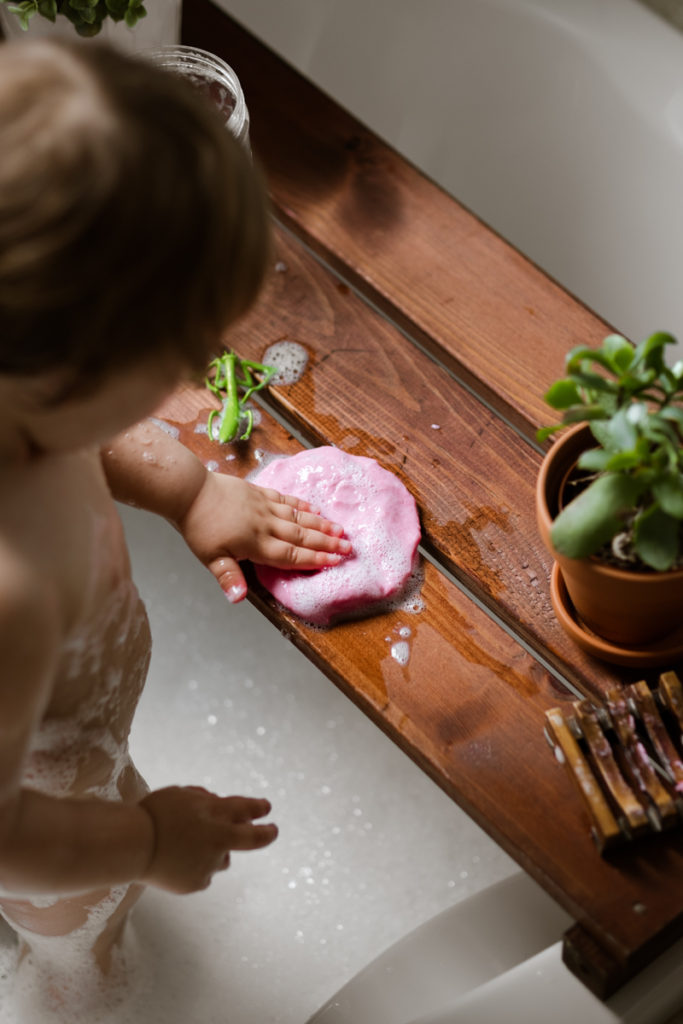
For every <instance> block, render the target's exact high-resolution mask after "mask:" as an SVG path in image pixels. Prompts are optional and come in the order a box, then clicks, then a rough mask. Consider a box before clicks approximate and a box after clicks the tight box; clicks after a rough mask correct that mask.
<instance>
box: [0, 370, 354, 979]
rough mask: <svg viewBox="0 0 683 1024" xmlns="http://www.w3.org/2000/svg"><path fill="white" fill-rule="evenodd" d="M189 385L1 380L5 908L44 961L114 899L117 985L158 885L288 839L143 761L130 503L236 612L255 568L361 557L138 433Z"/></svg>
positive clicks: (100, 952)
mask: <svg viewBox="0 0 683 1024" xmlns="http://www.w3.org/2000/svg"><path fill="white" fill-rule="evenodd" d="M175 379H176V378H175V377H170V378H169V379H168V380H166V381H164V382H162V384H160V383H159V381H158V379H157V375H156V371H155V372H154V373H152V370H151V368H146V367H145V366H144V365H143V366H142V367H140V368H139V369H137V370H135V371H128V372H127V373H126V374H124V375H121V376H120V377H118V378H115V379H114V380H111V381H109V382H108V383H107V384H106V385H104V386H102V387H101V388H100V389H99V390H98V392H97V393H96V394H95V395H94V396H91V397H90V398H88V399H85V400H78V401H72V402H69V403H67V404H66V405H62V406H59V405H57V406H50V407H46V406H45V404H44V402H43V401H42V398H43V395H44V393H45V391H46V390H49V388H48V385H49V384H50V382H49V381H38V382H37V383H35V384H34V385H26V382H23V385H22V389H21V391H19V387H18V384H17V382H16V381H15V380H14V379H12V378H3V377H1V376H0V495H1V496H2V499H1V500H0V664H1V665H2V672H1V673H0V893H1V897H0V909H1V910H2V913H3V915H4V916H5V917H6V918H7V919H8V920H9V921H10V922H11V923H13V924H14V925H15V927H16V928H17V930H18V931H19V932H20V935H21V936H22V939H23V942H24V943H25V948H26V949H27V950H29V951H31V952H32V955H34V956H35V957H40V956H45V953H44V949H45V944H44V943H37V944H35V945H36V948H35V949H34V947H33V945H32V936H69V935H73V934H77V933H78V930H79V929H82V928H83V927H84V926H86V925H88V921H89V917H90V918H92V916H93V908H94V907H97V905H98V904H99V905H100V911H98V913H97V914H96V915H95V916H96V918H97V920H96V922H95V923H94V924H92V922H91V924H92V927H91V933H90V932H89V933H88V942H89V948H90V952H91V953H92V955H93V956H94V958H95V962H96V963H97V964H98V965H99V967H100V969H101V970H102V971H103V972H105V973H106V972H107V970H108V969H109V966H110V959H111V952H112V949H113V947H114V946H115V944H116V943H117V941H118V940H119V938H120V936H121V932H122V929H123V926H124V924H125V920H126V915H127V913H128V911H129V909H130V907H131V906H132V905H133V904H134V902H135V901H136V900H137V899H138V897H139V895H140V893H141V892H142V890H143V888H144V886H145V885H154V886H158V887H160V888H163V889H167V890H170V891H172V892H177V893H188V892H193V891H197V890H200V889H203V888H206V887H207V886H208V885H209V884H210V881H211V878H212V876H213V875H214V873H215V872H217V871H222V870H225V868H227V867H228V865H229V862H230V851H232V850H252V849H258V848H260V847H264V846H267V845H268V844H269V843H271V842H272V841H273V840H274V839H275V837H276V835H277V828H276V826H275V825H272V824H260V823H258V822H259V819H260V818H262V817H264V816H265V815H267V814H268V813H269V811H270V805H269V803H268V801H266V800H260V799H253V798H249V797H241V796H235V797H219V796H217V795H214V794H211V793H208V792H206V791H205V790H203V789H201V788H198V787H193V786H171V787H168V788H166V789H162V790H159V791H156V792H152V793H149V792H148V790H147V787H146V785H145V783H144V781H143V780H142V779H141V778H140V776H139V775H138V773H137V771H136V770H135V767H134V765H133V764H132V762H131V761H130V758H129V756H128V751H127V741H128V735H129V731H130V727H131V723H132V719H133V715H134V712H135V708H136V705H137V702H138V699H139V696H140V693H141V691H142V688H143V685H144V681H145V675H146V671H147V665H148V661H149V647H150V637H149V627H148V623H147V617H146V614H145V611H144V606H143V605H142V602H141V601H140V599H139V597H138V595H137V591H136V589H135V587H134V584H133V583H132V580H131V574H130V564H129V558H128V552H127V549H126V545H125V540H124V537H123V532H122V528H121V524H120V520H119V517H118V514H117V512H116V508H115V505H114V501H113V499H114V498H120V499H121V500H124V501H127V502H131V503H135V504H136V505H139V506H141V507H143V508H147V509H150V510H151V511H155V512H158V513H159V514H161V515H163V516H165V517H166V518H168V519H169V520H170V521H171V522H173V523H174V524H175V525H176V527H177V528H178V530H179V531H180V532H181V533H182V535H183V536H184V538H185V540H186V541H187V543H188V545H189V547H190V548H191V550H192V551H193V552H194V553H195V554H196V555H197V557H198V558H199V559H200V560H201V561H202V562H203V563H204V564H205V565H206V566H207V568H208V569H209V571H211V572H212V573H213V574H214V575H215V577H216V579H217V581H218V583H219V585H220V586H221V587H222V588H223V590H224V591H225V593H226V595H227V596H228V598H229V599H230V600H233V601H234V600H241V599H242V597H243V596H245V594H246V587H245V585H244V578H243V576H242V573H241V570H240V568H239V564H238V562H239V560H240V559H243V558H253V559H256V560H259V561H261V562H266V563H269V564H272V565H280V566H298V567H301V568H313V567H315V566H320V565H324V564H335V563H336V562H337V561H338V560H339V559H340V558H341V557H343V556H344V555H345V554H346V553H347V552H348V550H349V545H348V542H346V541H345V540H343V539H342V538H341V536H340V534H341V531H340V529H339V528H338V527H336V526H334V524H331V523H328V522H326V521H325V520H323V519H321V518H320V517H319V516H317V515H315V514H313V513H312V512H311V511H310V509H309V508H308V506H306V505H305V504H304V503H301V502H298V501H297V499H295V498H291V497H287V496H282V495H278V494H276V492H273V491H265V490H263V489H261V488H258V487H254V486H252V485H250V484H247V483H244V482H242V481H239V480H234V479H231V478H228V477H218V476H217V475H216V474H210V473H207V472H206V470H205V469H204V467H203V466H202V465H201V463H200V462H199V461H198V460H197V459H196V458H195V457H194V456H193V455H191V453H190V452H188V451H187V450H186V449H185V448H184V447H183V446H181V445H180V444H179V443H178V442H176V441H174V440H173V439H172V438H170V437H168V435H166V434H165V433H164V432H163V431H160V430H159V429H158V428H157V427H156V426H155V425H154V424H152V423H149V422H145V421H142V422H140V423H139V424H138V426H135V427H132V428H131V427H129V426H128V424H129V423H130V422H133V423H134V422H136V421H137V420H138V419H140V418H141V417H144V416H145V415H147V414H149V413H151V412H152V410H153V409H154V407H155V406H156V405H157V404H158V402H159V400H160V399H161V398H162V397H163V395H164V394H165V393H166V392H167V391H168V389H169V388H170V387H171V386H172V384H173V383H174V381H175ZM32 389H33V390H32ZM110 436H112V437H113V438H114V439H113V440H107V438H108V437H110ZM143 452H147V453H152V454H153V459H150V458H149V457H147V458H145V459H143V457H142V454H143ZM119 887H123V888H119ZM112 893H115V894H116V899H111V898H110V897H111V895H112ZM46 894H49V895H50V896H51V897H52V899H48V900H46V899H45V898H44V897H45V895H46ZM41 896H42V897H43V898H41ZM57 897H58V898H57ZM103 900H104V901H105V902H104V903H102V901H103ZM46 904H50V905H46ZM103 907H104V908H105V910H106V913H105V911H103V910H102V908H103ZM89 927H90V926H89ZM55 949H58V946H56V947H55Z"/></svg>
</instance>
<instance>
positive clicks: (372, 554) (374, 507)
mask: <svg viewBox="0 0 683 1024" xmlns="http://www.w3.org/2000/svg"><path fill="white" fill-rule="evenodd" d="M253 482H254V483H257V484H259V485H260V486H261V487H274V488H275V489H276V490H278V491H280V492H281V493H282V494H293V495H295V496H296V497H297V498H301V499H303V500H304V501H307V502H309V503H310V504H311V506H312V507H313V508H314V509H319V510H320V514H321V515H323V516H325V518H326V519H330V520H332V522H335V523H340V524H341V525H342V526H343V527H344V536H345V537H347V538H348V539H349V540H350V541H351V544H352V546H353V552H352V554H351V555H349V556H348V558H345V559H343V560H342V561H341V562H340V563H339V564H338V565H334V566H328V567H326V568H324V569H319V570H314V571H312V572H301V571H297V570H291V569H272V568H270V567H269V566H264V565H258V566H256V575H257V576H258V578H259V580H260V582H261V583H262V584H263V586H264V587H265V588H266V590H268V591H270V593H271V594H272V595H273V596H274V597H275V598H276V600H278V601H279V602H280V604H282V605H284V606H285V608H289V610H290V611H293V612H294V613H295V614H296V615H298V616H300V617H301V618H302V619H304V620H305V621H307V622H311V623H314V624H315V625H319V626H325V625H329V624H330V623H331V622H332V621H334V620H335V619H340V618H346V617H349V616H351V615H356V614H358V613H359V612H362V611H365V610H367V611H372V610H373V608H374V606H376V605H377V604H378V603H380V602H382V601H387V600H390V599H391V598H394V597H396V595H397V594H399V593H400V592H401V591H402V589H403V588H404V586H405V585H406V583H407V581H408V579H409V577H410V575H411V572H412V570H413V568H414V564H415V553H416V549H417V545H418V542H419V540H420V522H419V519H418V515H417V508H416V507H415V501H414V499H413V498H412V496H411V495H410V493H409V492H408V491H407V490H406V488H405V487H404V486H403V484H402V483H401V481H400V480H399V479H398V478H397V477H395V476H393V474H392V473H389V472H388V471H387V470H386V469H382V467H381V466H379V465H378V464H377V463H376V462H375V461H374V459H368V458H365V457H364V456H362V455H347V454H346V453H345V452H342V451H340V450H339V449H338V448H331V447H324V448H312V449H311V450H310V451H303V452H299V454H298V455H292V456H290V457H288V458H283V459H275V460H274V461H273V462H270V463H269V464H268V465H267V466H266V467H265V468H264V469H263V470H261V472H260V473H259V474H258V476H256V477H255V478H254V480H253Z"/></svg>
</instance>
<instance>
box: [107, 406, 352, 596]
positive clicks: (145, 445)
mask: <svg viewBox="0 0 683 1024" xmlns="http://www.w3.org/2000/svg"><path fill="white" fill-rule="evenodd" d="M102 459H103V465H104V469H105V473H106V475H107V479H108V481H109V486H110V487H111V490H112V493H113V495H114V497H115V498H117V499H118V500H120V501H123V502H126V503H127V504H132V505H137V506H139V507H141V508H145V509H148V510H150V511H152V512H158V513H159V514H160V515H163V516H165V518H167V519H169V520H170V521H171V522H172V523H174V524H175V525H176V526H177V527H178V529H179V530H180V532H181V533H182V535H183V537H184V538H185V540H186V542H187V544H188V545H189V547H190V549H191V550H192V551H193V552H194V553H195V555H197V557H198V558H199V559H200V561H202V562H203V563H204V564H205V565H206V566H207V568H209V569H210V570H211V572H212V573H213V574H214V576H215V577H216V579H217V580H218V582H219V584H220V586H221V588H222V589H223V591H224V592H225V594H226V596H227V597H228V598H229V600H231V601H240V600H241V599H242V598H243V597H245V596H246V592H247V588H246V584H245V581H244V576H243V575H242V571H241V569H240V567H239V565H238V562H239V560H240V559H244V558H249V559H252V560H253V561H256V562H261V563H263V564H267V565H273V566H277V567H279V568H295V567H296V568H299V569H315V568H319V567H321V566H325V565H336V564H337V563H338V562H339V561H340V559H341V558H343V557H344V555H347V554H348V553H349V552H350V550H351V545H350V544H349V542H348V541H347V540H345V539H343V538H342V537H341V534H342V532H343V531H342V528H341V527H340V526H337V525H336V524H334V523H330V522H328V521H327V520H326V519H323V518H322V517H321V516H318V515H316V514H315V513H313V512H312V511H311V509H310V506H309V505H308V504H307V503H306V502H304V501H299V500H298V499H297V498H294V497H291V496H289V495H280V494H278V493H277V492H276V491H273V490H270V489H267V488H263V487H257V486H255V485H254V484H249V483H247V482H246V481H244V480H240V479H238V478H237V477H231V476H226V475H222V474H218V473H210V472H208V471H207V470H206V468H205V467H204V466H203V465H202V463H201V462H200V461H199V459H198V458H196V456H195V455H193V454H192V452H190V451H189V450H188V449H187V448H186V447H185V446H184V445H182V444H180V442H179V441H176V440H174V438H172V437H170V436H169V435H168V434H166V433H165V432H164V431H163V430H161V429H160V428H159V427H157V426H156V424H154V423H152V422H150V421H145V422H143V423H140V424H138V425H137V426H136V427H133V428H131V429H130V430H128V431H126V432H125V433H124V434H121V435H120V436H119V437H117V438H115V439H114V441H113V442H111V443H110V444H108V445H105V447H104V448H103V450H102Z"/></svg>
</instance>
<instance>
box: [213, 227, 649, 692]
mask: <svg viewBox="0 0 683 1024" xmlns="http://www.w3.org/2000/svg"><path fill="white" fill-rule="evenodd" d="M273 266H274V267H277V268H278V269H277V270H273V271H272V272H271V274H270V277H269V280H268V282H267V285H266V288H265V290H264V293H263V295H262V297H261V299H260V300H259V302H258V303H257V305H256V307H255V309H254V310H253V311H252V313H251V314H249V315H248V316H247V317H246V318H245V319H244V320H243V321H241V322H240V323H239V324H238V325H237V326H236V327H235V328H233V330H232V331H231V332H230V334H229V336H228V337H227V338H226V339H225V340H226V344H228V345H231V346H233V347H234V348H235V349H236V350H237V351H238V353H239V354H240V355H241V356H242V357H246V358H249V359H254V360H258V361H261V360H263V359H264V358H265V357H266V353H267V350H268V347H269V346H270V345H271V344H273V343H276V342H279V341H283V340H284V341H290V342H296V343H297V344H299V345H302V346H303V347H304V348H305V350H306V352H307V354H308V360H309V361H308V364H307V367H306V372H305V373H304V374H303V376H302V378H301V380H300V381H298V382H297V383H295V384H293V385H288V386H283V387H273V388H270V391H269V399H268V401H269V402H270V403H272V405H273V407H274V408H276V409H277V410H278V411H279V412H280V413H281V414H282V415H284V416H285V418H286V419H287V420H288V421H289V422H291V423H293V424H294V425H295V426H296V427H297V428H298V430H300V431H301V432H302V433H303V434H304V435H305V436H306V437H307V438H309V439H310V440H311V441H312V442H313V443H316V444H333V445H336V446H337V447H339V448H342V449H344V450H345V451H348V452H350V453H352V454H355V455H367V456H369V457H371V458H374V459H377V461H378V462H379V463H380V464H381V465H383V466H384V467H385V468H386V469H389V470H391V471H392V472H393V473H395V474H396V475H397V476H399V477H400V478H401V479H402V480H403V482H404V483H405V485H406V487H407V488H408V490H409V491H410V492H411V493H412V494H413V496H414V497H415V500H416V501H417V503H418V507H419V509H420V516H421V524H422V529H423V541H424V543H425V545H426V547H427V548H428V549H429V550H430V551H431V552H432V553H433V554H434V555H435V556H436V558H437V560H438V561H439V563H440V564H442V565H443V566H444V567H445V568H447V569H448V570H449V571H450V572H452V573H453V574H454V575H455V576H456V578H458V579H459V580H462V581H463V582H464V584H465V585H466V587H467V588H468V589H469V590H471V592H472V593H474V594H475V595H476V596H477V597H478V598H479V599H481V600H482V601H483V602H484V604H486V605H487V606H488V607H490V608H492V609H493V610H494V611H495V613H496V614H497V615H499V616H500V617H501V618H502V619H503V620H504V621H505V622H507V623H509V624H511V625H512V626H513V627H514V629H515V631H516V633H517V634H518V635H519V636H520V637H521V638H522V639H523V640H524V641H525V642H526V643H528V644H529V645H530V646H531V647H532V648H533V649H534V650H536V651H538V652H539V653H540V654H541V656H542V657H543V658H544V659H545V660H546V661H547V662H548V663H549V664H551V665H553V666H555V667H556V668H557V669H558V671H559V672H560V673H561V674H562V676H563V677H564V678H566V679H568V680H569V681H570V682H571V683H572V684H573V685H574V686H575V687H576V688H577V689H578V690H580V691H581V692H582V693H585V694H588V695H590V696H593V697H595V696H597V697H598V698H600V697H601V696H602V694H603V693H604V692H605V689H606V688H609V687H610V686H614V685H615V684H618V683H619V682H620V681H622V680H624V679H629V680H630V679H631V676H629V674H628V673H625V672H624V670H623V669H622V670H619V671H617V670H615V669H614V668H612V667H610V666H607V665H605V664H604V663H602V662H598V661H596V660H595V659H594V658H592V657H591V656H590V655H588V654H585V653H583V652H582V651H581V650H579V649H578V648H577V647H576V645H575V644H574V643H573V642H572V641H571V640H570V639H569V638H568V637H567V635H566V633H565V632H564V630H563V629H562V628H561V627H560V626H559V624H558V622H557V620H556V618H555V614H554V612H553V610H552V605H551V601H550V586H549V578H550V570H551V567H552V559H551V558H550V556H549V555H548V553H547V551H546V550H545V548H544V547H543V545H542V543H541V540H540V537H539V534H538V531H537V528H536V518H535V505H534V488H535V481H536V476H537V473H538V469H539V466H540V463H541V455H540V453H538V452H537V451H535V450H534V449H533V448H531V447H530V446H528V445H526V444H523V443H521V441H520V438H519V436H518V434H517V433H516V431H514V430H513V429H512V428H511V427H510V426H509V425H507V424H506V423H504V422H503V421H501V420H500V419H498V418H497V417H496V416H495V415H494V414H493V413H492V412H491V411H490V410H488V409H487V408H486V407H485V406H483V405H482V404H481V403H480V402H479V401H478V400H477V399H476V398H475V397H473V396H472V395H471V394H470V393H469V392H468V391H467V390H465V389H464V388H463V387H462V386H461V385H460V384H459V383H458V382H457V381H455V380H453V378H452V377H451V376H450V374H448V373H447V372H446V371H444V370H443V369H441V368H439V367H438V366H435V365H434V363H433V362H432V360H431V359H430V358H429V357H428V356H427V355H425V354H424V353H423V352H420V351H418V350H416V349H415V348H414V347H413V346H411V345H408V344H406V343H405V339H404V337H403V335H402V334H401V333H400V331H398V330H397V328H396V327H395V326H394V325H393V324H391V323H389V322H388V321H387V320H386V319H385V318H384V317H382V316H381V315H379V314H378V313H377V312H376V311H375V310H373V309H372V308H370V307H369V306H368V305H367V304H366V303H365V302H364V301H363V300H362V299H361V298H360V297H359V296H358V295H357V294H355V293H354V292H352V291H351V290H350V289H348V288H346V287H345V286H344V285H340V283H339V281H338V280H337V279H336V278H335V276H334V275H333V274H331V273H330V272H329V271H328V270H326V268H325V267H323V266H321V265H320V264H319V263H318V262H317V261H316V260H315V259H314V258H313V257H312V256H311V255H310V253H308V252H306V251H305V250H304V249H302V248H301V246H300V245H299V244H298V243H297V242H296V241H295V240H294V239H292V238H291V237H288V236H287V235H286V234H284V233H283V232H282V231H277V232H276V249H275V255H274V259H273ZM637 676H638V674H637V673H634V674H633V678H634V679H635V678H637Z"/></svg>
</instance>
